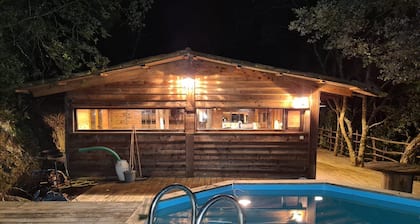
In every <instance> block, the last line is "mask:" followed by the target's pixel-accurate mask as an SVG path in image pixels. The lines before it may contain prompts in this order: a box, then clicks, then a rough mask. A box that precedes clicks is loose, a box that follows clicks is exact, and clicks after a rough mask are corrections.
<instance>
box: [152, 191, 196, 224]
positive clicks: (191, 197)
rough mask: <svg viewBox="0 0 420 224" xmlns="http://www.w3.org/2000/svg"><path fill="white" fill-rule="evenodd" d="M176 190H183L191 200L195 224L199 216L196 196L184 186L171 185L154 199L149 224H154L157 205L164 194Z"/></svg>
mask: <svg viewBox="0 0 420 224" xmlns="http://www.w3.org/2000/svg"><path fill="white" fill-rule="evenodd" d="M174 189H179V190H183V191H184V192H185V193H187V195H188V197H189V198H190V201H191V211H192V214H191V216H192V217H191V224H195V223H196V222H195V220H196V215H197V207H198V206H197V199H196V198H195V195H194V194H193V193H192V191H191V190H190V189H189V188H187V187H185V186H184V185H182V184H171V185H169V186H166V187H165V188H163V189H162V190H161V191H160V192H159V193H158V194H157V195H156V196H155V197H154V198H153V201H152V205H151V206H150V210H149V219H148V221H147V223H148V224H153V221H154V218H155V213H156V208H157V204H158V202H159V200H160V198H162V196H163V195H164V194H166V193H167V192H168V191H171V190H174Z"/></svg>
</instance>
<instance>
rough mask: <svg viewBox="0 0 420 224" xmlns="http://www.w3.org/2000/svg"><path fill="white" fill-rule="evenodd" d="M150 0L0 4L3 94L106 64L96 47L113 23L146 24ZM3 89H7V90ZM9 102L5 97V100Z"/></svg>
mask: <svg viewBox="0 0 420 224" xmlns="http://www.w3.org/2000/svg"><path fill="white" fill-rule="evenodd" d="M152 2H153V1H152V0H134V1H128V0H126V1H124V0H90V1H83V0H13V1H12V0H3V1H0V11H1V13H2V14H1V15H2V19H1V20H0V59H1V60H0V73H1V74H0V77H1V79H2V80H1V81H2V82H1V85H2V86H1V87H2V88H1V89H2V91H3V92H4V94H2V96H10V94H11V90H13V88H15V87H16V85H19V84H21V83H22V82H24V81H34V80H43V79H47V78H52V77H60V76H66V75H69V74H70V73H73V72H78V71H81V70H83V71H84V70H95V69H98V68H101V67H103V66H105V65H106V64H107V63H108V59H107V58H106V57H104V56H103V55H102V54H101V52H100V51H99V50H98V47H97V43H98V41H100V40H101V39H104V38H107V37H109V35H110V34H109V31H108V28H109V24H110V23H112V22H113V21H116V19H115V18H121V19H118V21H121V20H123V21H126V23H128V24H129V25H130V26H131V27H132V28H133V29H134V30H140V29H141V28H142V27H143V26H144V17H145V13H146V12H147V11H148V10H149V9H150V7H151V4H152ZM3 87H4V88H3ZM6 99H9V98H5V97H3V103H4V100H6Z"/></svg>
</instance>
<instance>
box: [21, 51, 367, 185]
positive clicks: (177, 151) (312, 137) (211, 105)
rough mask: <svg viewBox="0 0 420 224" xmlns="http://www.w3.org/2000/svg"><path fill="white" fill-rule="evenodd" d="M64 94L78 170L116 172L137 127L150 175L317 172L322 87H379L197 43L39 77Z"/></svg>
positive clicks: (30, 89)
mask: <svg viewBox="0 0 420 224" xmlns="http://www.w3.org/2000/svg"><path fill="white" fill-rule="evenodd" d="M19 92H25V93H30V94H32V95H33V96H34V97H48V96H52V95H55V94H63V96H64V99H63V100H64V102H65V103H64V105H65V108H63V111H65V115H66V132H67V133H66V156H67V160H68V165H69V170H70V175H72V176H101V177H106V176H115V170H114V164H115V161H114V159H113V157H111V156H110V155H109V154H107V153H104V152H98V151H96V152H88V153H80V152H79V151H78V149H79V148H82V147H89V146H106V147H109V148H111V149H113V150H114V151H116V152H117V153H118V154H119V155H120V156H121V157H122V158H123V159H128V153H129V146H130V136H131V133H132V130H133V128H135V130H136V133H137V138H138V144H139V147H140V151H141V153H140V157H141V165H142V167H141V168H142V171H143V175H144V176H168V177H173V176H178V177H191V176H229V177H273V178H301V177H305V178H315V171H316V167H315V166H316V148H317V138H318V135H317V133H318V131H317V129H318V120H319V108H320V94H321V92H327V93H332V94H337V95H344V96H352V95H353V94H354V93H357V94H365V95H371V94H370V93H369V92H367V91H365V90H363V89H362V88H360V87H357V86H355V85H351V84H348V83H342V82H338V81H332V80H331V79H326V78H325V77H320V76H319V75H314V74H309V73H301V72H292V71H288V70H284V69H279V68H274V67H271V66H265V65H259V64H253V63H249V62H244V61H239V60H233V59H228V58H223V57H218V56H213V55H208V54H203V53H199V52H194V51H191V50H189V49H186V50H182V51H177V52H174V53H171V54H165V55H159V56H155V57H150V58H145V59H140V60H136V61H132V62H129V63H126V64H122V65H119V66H115V67H111V68H107V69H104V70H102V71H99V72H96V73H85V74H75V75H73V76H72V77H70V78H67V79H62V80H52V81H49V82H47V83H44V84H38V85H30V86H27V87H25V88H22V89H20V90H19Z"/></svg>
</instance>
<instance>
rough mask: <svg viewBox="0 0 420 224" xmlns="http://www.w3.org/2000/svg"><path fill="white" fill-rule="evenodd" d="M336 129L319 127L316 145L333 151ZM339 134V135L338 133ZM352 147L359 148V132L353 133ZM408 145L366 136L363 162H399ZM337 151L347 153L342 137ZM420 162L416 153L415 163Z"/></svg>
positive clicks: (419, 157)
mask: <svg viewBox="0 0 420 224" xmlns="http://www.w3.org/2000/svg"><path fill="white" fill-rule="evenodd" d="M335 136H336V131H335V130H332V129H324V128H320V129H319V141H318V147H320V148H325V149H328V150H330V151H334V144H335V142H336V141H337V139H336V137H335ZM340 136H341V135H340ZM352 136H353V139H352V143H353V148H354V149H355V151H356V153H357V152H358V150H359V143H360V137H361V135H360V134H359V133H357V132H356V133H353V135H352ZM407 145H408V143H407V142H397V141H391V140H388V139H382V138H377V137H372V136H367V140H366V151H365V162H369V161H392V162H399V161H400V158H401V155H402V154H403V152H404V149H405V147H406V146H407ZM338 153H339V154H342V155H348V149H347V146H346V143H345V142H344V139H343V137H342V136H341V137H340V138H339V139H338ZM419 162H420V155H419V153H417V156H416V163H419Z"/></svg>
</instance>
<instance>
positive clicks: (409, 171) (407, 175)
mask: <svg viewBox="0 0 420 224" xmlns="http://www.w3.org/2000/svg"><path fill="white" fill-rule="evenodd" d="M365 167H366V168H369V169H372V170H377V171H380V172H382V173H383V174H384V188H385V189H389V190H397V191H403V192H408V193H412V191H413V180H414V176H416V175H420V166H419V165H410V164H402V163H397V162H383V161H380V162H369V163H366V165H365Z"/></svg>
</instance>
